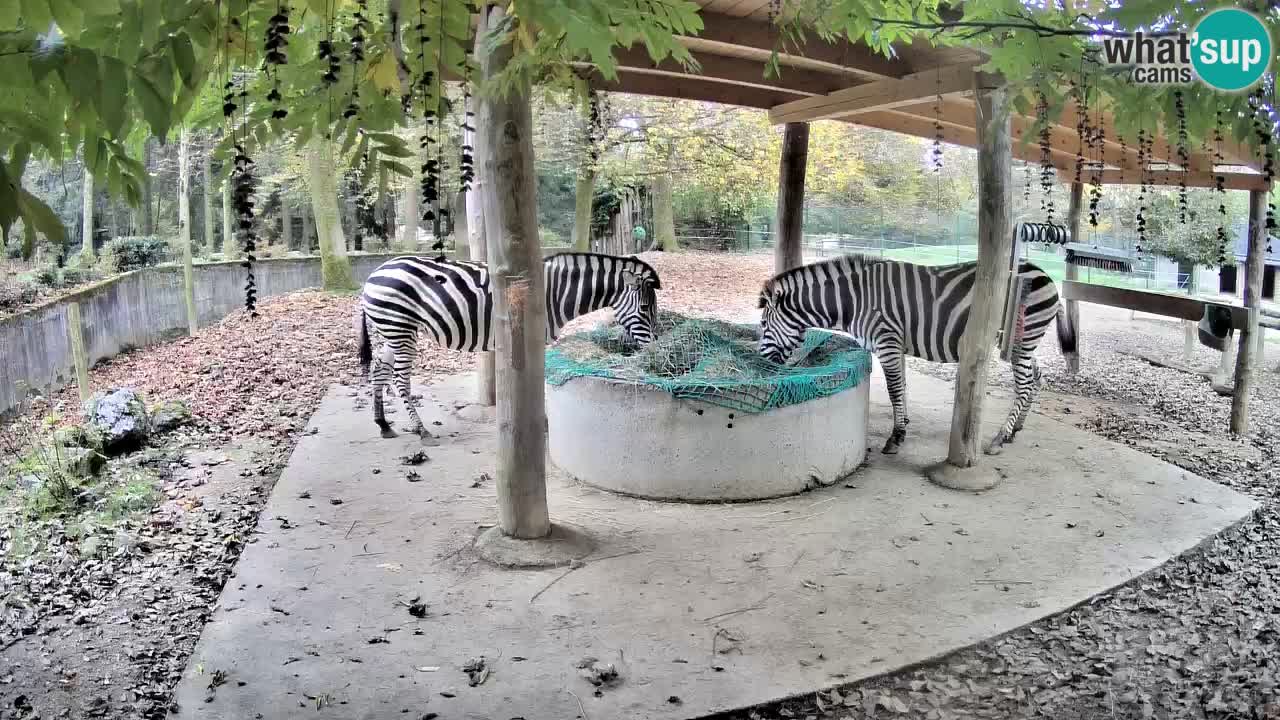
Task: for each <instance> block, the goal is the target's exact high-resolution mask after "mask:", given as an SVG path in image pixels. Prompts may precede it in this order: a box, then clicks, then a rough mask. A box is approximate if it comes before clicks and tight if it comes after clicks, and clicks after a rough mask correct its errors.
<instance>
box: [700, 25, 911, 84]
mask: <svg viewBox="0 0 1280 720" xmlns="http://www.w3.org/2000/svg"><path fill="white" fill-rule="evenodd" d="M700 14H701V17H702V28H703V29H702V33H701V34H699V35H696V36H690V37H694V38H697V39H699V40H703V41H707V42H713V43H719V44H721V45H723V46H738V47H741V48H750V49H753V50H756V51H764V57H766V58H767V57H768V55H769V54H770V53H772V52H773V49H774V48H775V47H777V46H778V42H779V39H778V29H777V27H775V26H774V25H773V24H771V23H767V22H760V21H758V20H751V19H748V18H744V17H733V16H731V15H725V14H723V13H717V12H708V11H705V10H704V11H703V12H702V13H700ZM780 50H781V51H782V55H781V57H780V58H779V62H781V63H782V64H788V58H805V59H808V60H811V61H817V62H822V63H829V64H831V65H833V66H835V67H836V68H839V69H840V70H842V71H847V72H856V73H858V74H859V75H861V76H863V78H865V79H867V80H882V79H884V78H893V77H899V76H901V75H904V74H905V73H906V71H907V66H906V65H905V64H904V63H903V62H902V61H900V60H892V59H890V58H887V57H885V56H884V55H880V54H879V53H877V52H875V51H874V50H872V49H871V48H869V47H867V46H865V45H855V44H854V43H850V42H848V41H845V40H841V41H837V42H835V43H828V42H826V41H825V40H823V39H822V38H820V37H818V36H817V34H816V33H811V34H810V35H809V36H808V37H807V38H806V39H805V44H804V46H803V47H799V48H796V47H783V48H780ZM721 54H728V53H721ZM761 71H762V72H763V68H761ZM784 73H785V71H784Z"/></svg>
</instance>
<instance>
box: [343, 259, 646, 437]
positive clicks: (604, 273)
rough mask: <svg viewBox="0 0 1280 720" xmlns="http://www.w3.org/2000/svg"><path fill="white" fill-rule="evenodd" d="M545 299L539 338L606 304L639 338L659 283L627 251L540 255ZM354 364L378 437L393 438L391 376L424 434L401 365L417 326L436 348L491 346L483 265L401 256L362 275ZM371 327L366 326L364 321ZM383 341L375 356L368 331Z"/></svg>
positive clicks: (407, 365)
mask: <svg viewBox="0 0 1280 720" xmlns="http://www.w3.org/2000/svg"><path fill="white" fill-rule="evenodd" d="M542 268H543V277H544V280H545V283H544V284H545V288H546V299H547V328H546V332H547V340H548V342H550V341H553V340H555V339H556V337H557V336H558V335H559V332H560V329H561V328H563V327H564V326H565V324H566V323H568V322H569V321H570V320H572V319H574V318H575V317H577V316H579V315H585V314H586V313H589V312H591V311H593V310H598V309H600V308H603V307H606V306H612V307H613V309H614V314H615V317H616V318H617V320H618V323H619V324H620V325H621V326H622V331H623V334H624V335H625V336H626V337H627V338H628V339H629V340H630V341H631V342H632V343H635V344H639V345H644V344H647V343H649V342H650V341H652V340H653V338H654V335H655V333H656V332H657V320H658V307H657V306H658V298H657V292H656V291H657V290H659V289H661V287H662V283H661V281H660V280H659V278H658V273H657V271H655V270H654V269H653V268H652V267H651V266H650V265H649V264H648V263H646V262H644V261H643V260H640V259H639V258H635V257H617V256H613V255H601V254H597V253H586V252H565V253H558V254H555V255H551V256H548V257H546V258H544V259H543V263H542ZM360 306H361V310H360V317H359V318H358V328H357V329H358V332H359V336H360V340H359V343H360V351H359V352H360V365H361V368H362V370H363V372H364V375H365V377H370V365H371V364H372V366H373V370H372V381H373V419H374V422H376V423H377V424H378V428H379V429H380V430H381V433H382V436H383V437H395V431H394V430H392V429H391V424H390V423H389V422H387V419H386V416H385V412H384V409H383V400H382V392H383V389H384V388H385V386H386V385H387V384H388V382H390V381H391V380H394V381H395V383H396V385H397V386H398V388H399V391H400V397H401V399H402V400H403V401H404V404H405V407H406V408H408V410H409V415H410V417H411V418H412V419H413V423H414V432H416V433H418V434H419V435H421V436H423V437H428V436H429V435H430V433H428V432H427V430H426V426H424V425H423V424H422V419H421V418H420V417H419V416H418V411H417V409H416V408H415V407H414V406H413V403H412V402H411V400H410V396H409V385H410V380H409V372H410V370H411V369H412V367H413V360H414V357H416V355H417V338H418V332H419V331H422V332H425V333H426V334H427V335H429V336H430V337H431V339H432V340H434V341H435V342H436V344H437V345H440V346H441V347H445V348H449V349H452V350H463V351H466V352H481V351H485V350H492V349H493V347H494V339H493V335H492V333H491V325H492V322H493V303H492V298H491V297H490V284H489V270H488V268H487V267H486V266H485V265H484V264H483V263H475V262H464V261H456V260H444V259H431V258H426V257H415V256H401V257H397V258H393V259H391V260H388V261H387V262H385V263H383V264H382V265H380V266H379V267H378V269H376V270H374V271H373V273H372V274H370V275H369V278H368V280H366V281H365V284H364V290H363V292H362V293H361V295H360ZM370 326H372V327H370ZM373 336H376V337H378V338H381V339H382V341H383V344H382V347H381V348H380V350H379V352H378V354H377V356H376V357H375V356H374V353H373V343H372V337H373Z"/></svg>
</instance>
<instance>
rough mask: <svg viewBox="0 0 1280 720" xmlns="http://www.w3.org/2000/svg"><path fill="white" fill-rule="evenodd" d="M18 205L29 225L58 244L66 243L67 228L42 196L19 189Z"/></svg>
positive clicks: (23, 218) (24, 221) (23, 220)
mask: <svg viewBox="0 0 1280 720" xmlns="http://www.w3.org/2000/svg"><path fill="white" fill-rule="evenodd" d="M18 206H19V208H20V209H21V211H22V222H23V224H25V225H26V226H27V227H31V228H34V229H35V230H39V231H40V233H41V234H42V235H44V236H45V238H46V239H47V240H48V241H49V242H51V243H56V244H57V245H66V243H67V228H66V227H65V226H63V224H62V220H61V219H60V218H59V217H58V215H57V213H55V212H54V211H53V210H51V209H49V206H48V205H45V204H44V201H43V200H41V199H40V198H38V197H36V196H35V195H32V194H31V193H29V192H27V191H26V190H21V189H20V190H18Z"/></svg>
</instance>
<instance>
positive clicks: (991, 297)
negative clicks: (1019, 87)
mask: <svg viewBox="0 0 1280 720" xmlns="http://www.w3.org/2000/svg"><path fill="white" fill-rule="evenodd" d="M974 77H976V79H977V99H978V102H977V117H976V121H975V125H977V128H978V140H979V149H978V269H977V275H976V276H975V277H974V281H973V282H974V285H973V287H974V293H973V304H972V305H971V306H970V308H969V321H968V324H967V325H966V326H965V330H964V334H963V335H962V336H961V338H960V366H959V369H958V371H957V373H956V390H955V405H954V407H953V409H952V414H951V439H950V447H949V451H948V453H947V464H949V465H951V466H953V467H958V468H967V467H972V466H973V465H974V464H976V463H977V462H978V436H979V434H980V433H981V432H982V399H983V395H985V393H986V386H987V365H988V363H989V361H990V359H991V338H993V337H995V334H996V330H997V329H998V328H999V323H1000V315H1001V308H1002V307H1003V306H1004V299H1005V294H1006V292H1007V290H1008V287H1007V283H1006V278H1007V276H1008V272H1009V268H1008V264H1009V249H1010V247H1011V244H1012V240H1013V239H1012V232H1011V212H1012V207H1011V206H1012V197H1011V194H1012V178H1011V172H1012V171H1011V169H1010V166H1011V161H1012V134H1011V132H1010V126H1009V90H1008V87H1007V86H1006V85H1004V84H1003V83H1000V84H998V85H992V84H990V82H991V79H990V78H987V77H985V76H982V75H977V76H974Z"/></svg>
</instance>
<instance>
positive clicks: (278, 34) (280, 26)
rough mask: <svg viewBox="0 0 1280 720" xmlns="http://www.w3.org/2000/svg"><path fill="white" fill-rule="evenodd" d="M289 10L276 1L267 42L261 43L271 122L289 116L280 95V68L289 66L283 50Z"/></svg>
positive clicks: (286, 39) (285, 45)
mask: <svg viewBox="0 0 1280 720" xmlns="http://www.w3.org/2000/svg"><path fill="white" fill-rule="evenodd" d="M289 33H290V28H289V8H288V6H282V5H281V4H280V0H276V12H275V14H274V15H272V16H271V18H270V19H269V20H267V40H266V42H265V43H263V48H262V50H263V64H264V66H265V67H266V71H267V74H268V75H269V76H270V78H271V92H269V93H267V102H269V103H272V105H273V106H274V107H273V108H272V110H271V119H272V120H283V119H285V118H286V117H288V116H289V111H288V110H286V109H285V108H284V106H283V105H282V104H281V101H282V100H283V99H284V98H283V97H282V96H281V95H280V70H279V69H280V68H281V67H283V66H285V65H287V64H289V57H288V53H287V52H286V50H285V48H287V47H288V45H289Z"/></svg>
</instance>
